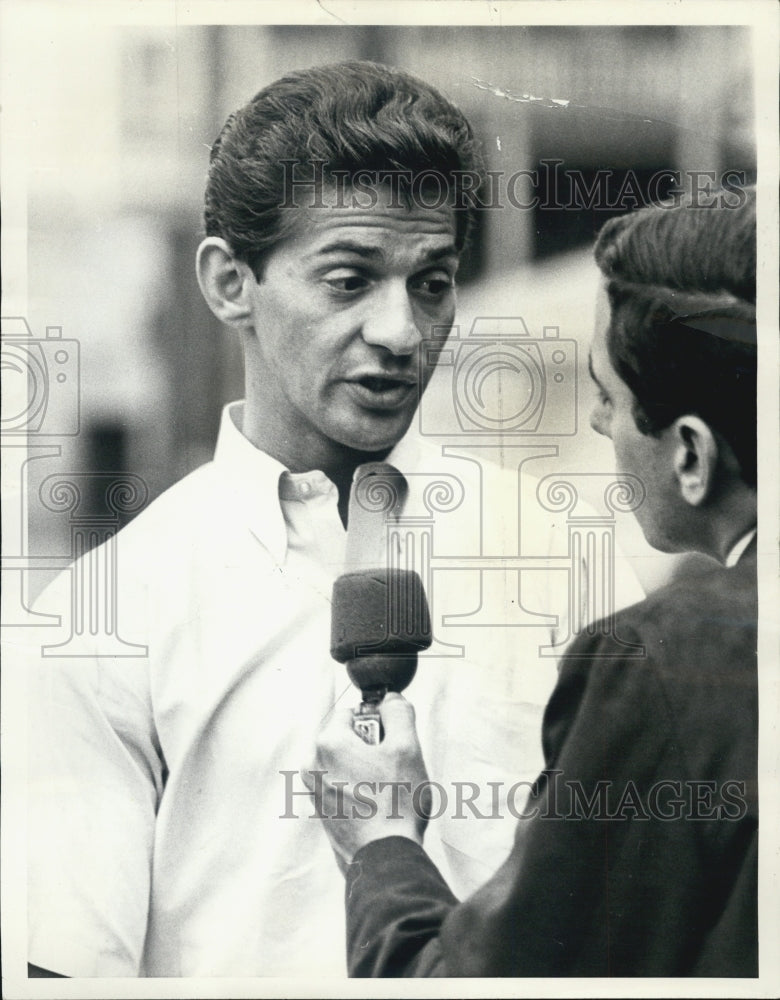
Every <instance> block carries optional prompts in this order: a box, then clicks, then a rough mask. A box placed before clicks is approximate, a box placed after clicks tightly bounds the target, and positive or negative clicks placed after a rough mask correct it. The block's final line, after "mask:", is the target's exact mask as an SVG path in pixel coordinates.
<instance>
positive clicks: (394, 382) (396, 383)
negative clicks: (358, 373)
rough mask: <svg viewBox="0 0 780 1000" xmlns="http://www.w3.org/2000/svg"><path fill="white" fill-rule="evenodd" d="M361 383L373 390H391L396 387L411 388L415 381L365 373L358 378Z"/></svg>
mask: <svg viewBox="0 0 780 1000" xmlns="http://www.w3.org/2000/svg"><path fill="white" fill-rule="evenodd" d="M357 382H358V384H359V385H362V386H365V387H366V389H370V390H371V392H389V391H391V390H394V389H409V388H411V386H412V385H414V382H413V381H412V380H410V379H403V378H393V377H392V376H389V375H388V376H385V375H365V376H364V377H363V378H360V379H358V380H357Z"/></svg>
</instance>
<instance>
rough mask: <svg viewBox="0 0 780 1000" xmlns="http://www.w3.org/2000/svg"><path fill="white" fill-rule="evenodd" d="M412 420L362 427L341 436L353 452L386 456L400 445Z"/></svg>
mask: <svg viewBox="0 0 780 1000" xmlns="http://www.w3.org/2000/svg"><path fill="white" fill-rule="evenodd" d="M411 422H412V418H411V417H409V418H408V419H407V418H405V419H403V420H396V421H393V422H392V424H391V422H390V421H387V424H391V425H390V426H384V427H382V426H379V427H361V428H358V429H354V430H352V431H351V432H350V433H345V434H343V435H341V437H340V440H341V443H342V444H343V445H344V446H345V447H347V448H349V449H351V450H352V451H358V452H362V453H364V454H367V455H375V454H380V453H383V454H384V455H386V454H387V453H388V452H389V451H392V450H393V448H394V447H395V446H396V445H397V444H398V442H399V441H400V440H401V438H402V437H403V436H404V435H405V434H406V432H407V431H408V430H409V425H410V424H411Z"/></svg>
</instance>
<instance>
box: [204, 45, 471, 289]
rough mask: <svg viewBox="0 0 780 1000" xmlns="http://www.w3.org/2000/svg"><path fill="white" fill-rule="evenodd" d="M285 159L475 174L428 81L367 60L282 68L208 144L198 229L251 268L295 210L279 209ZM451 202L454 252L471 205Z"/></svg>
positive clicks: (462, 128)
mask: <svg viewBox="0 0 780 1000" xmlns="http://www.w3.org/2000/svg"><path fill="white" fill-rule="evenodd" d="M284 161H287V166H286V167H285V165H284ZM290 161H293V162H295V163H298V164H302V165H304V166H305V165H307V164H312V163H313V162H315V161H316V162H324V163H325V165H326V166H325V168H324V169H325V172H326V176H327V175H328V174H330V173H332V172H333V171H345V172H346V175H347V176H350V175H354V174H356V173H357V172H358V171H364V170H367V171H377V172H378V171H385V170H391V171H399V172H411V174H412V175H413V176H420V174H421V172H423V171H425V172H429V171H435V172H436V174H437V176H438V177H443V178H445V182H446V184H447V185H448V186H451V185H453V184H457V179H456V178H457V176H458V175H459V174H461V173H467V172H468V173H471V174H477V175H479V177H480V179H481V177H482V176H483V166H482V161H481V157H480V154H479V151H478V148H477V143H476V140H475V138H474V135H473V133H472V130H471V126H470V125H469V123H468V121H467V120H466V118H465V117H464V116H463V114H462V113H461V112H460V111H459V110H458V109H457V108H456V107H455V106H454V105H453V104H451V103H450V102H449V101H448V100H446V98H444V97H443V96H442V95H441V94H440V93H439V92H438V91H437V90H435V89H434V88H433V87H431V86H430V85H429V84H427V83H424V82H423V81H421V80H417V79H416V78H415V77H413V76H410V75H409V74H407V73H402V72H400V71H399V70H396V69H391V68H389V67H387V66H382V65H380V64H378V63H372V62H343V63H336V64H334V65H329V66H317V67H314V68H311V69H306V70H301V71H299V72H295V73H290V74H289V75H287V76H284V77H283V78H282V79H280V80H277V81H276V82H275V83H272V84H270V86H268V87H266V88H265V89H263V90H261V91H260V92H259V93H258V94H257V95H256V96H255V97H253V98H252V100H251V101H249V103H248V104H246V105H245V106H244V107H243V108H241V109H240V110H239V111H236V112H235V113H234V114H232V115H231V116H230V117H229V118H228V120H227V122H226V123H225V125H224V127H223V129H222V131H221V132H220V134H219V137H218V138H217V141H216V142H215V143H214V145H213V147H212V149H211V164H210V168H209V176H208V182H207V186H206V199H205V201H206V204H205V213H204V219H205V228H206V234H207V235H209V236H221V237H222V238H223V239H225V240H226V241H227V243H228V245H229V246H230V248H231V250H232V251H233V253H234V254H235V255H236V257H238V259H240V260H244V261H246V262H247V263H249V264H250V266H251V267H252V269H253V270H254V272H255V274H256V275H257V274H259V271H260V269H261V267H262V262H263V259H264V257H265V256H266V255H267V254H268V253H269V251H270V250H272V249H273V247H274V246H276V245H277V244H278V243H279V242H280V240H282V239H283V238H284V237H285V236H286V235H287V234H288V233H289V232H290V230H291V226H292V223H293V221H294V217H295V215H296V213H295V212H294V211H290V210H289V209H283V208H281V205H282V204H283V194H284V187H285V176H286V175H285V170H289V169H290V166H289V164H290ZM469 183H471V182H469ZM399 188H402V182H399ZM454 207H455V216H456V246H457V248H458V250H461V249H462V248H463V246H464V245H465V243H466V240H467V238H468V235H469V233H470V230H471V228H472V226H473V223H474V213H475V209H474V207H473V202H472V201H469V203H468V205H466V207H464V208H463V209H460V208H459V207H458V206H454Z"/></svg>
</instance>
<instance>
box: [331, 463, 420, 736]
mask: <svg viewBox="0 0 780 1000" xmlns="http://www.w3.org/2000/svg"><path fill="white" fill-rule="evenodd" d="M407 492H408V486H407V483H406V480H405V479H404V477H403V475H402V474H401V473H400V472H399V471H398V470H397V469H395V468H394V467H393V466H392V465H390V464H389V463H387V462H368V463H366V464H365V465H361V466H358V468H357V469H356V470H355V475H354V478H353V482H352V489H351V491H350V499H349V515H348V520H347V548H346V560H345V562H346V571H345V572H344V573H343V574H342V576H340V577H338V578H337V580H336V581H335V583H334V584H333V599H332V611H331V642H330V652H331V656H332V657H333V658H334V659H335V660H337V661H338V662H339V663H344V664H345V665H346V667H347V673H348V674H349V677H350V680H351V681H352V683H353V684H355V685H356V686H357V687H359V688H360V691H361V693H362V698H363V701H362V703H361V705H360V707H359V708H358V709H356V710H355V713H354V718H353V722H352V726H353V728H354V730H355V732H356V733H357V734H358V735H359V736H360V737H361V739H363V740H364V741H365V742H366V743H371V744H376V743H379V742H380V741H381V740H382V738H383V736H384V733H383V731H382V723H381V718H380V715H379V711H378V705H379V703H380V702H381V701H382V699H383V698H384V696H385V694H387V692H388V691H403V689H404V688H405V687H406V686H407V685H408V684H409V683H410V681H411V680H412V678H413V677H414V675H415V672H416V670H417V654H418V652H419V651H420V650H423V649H427V648H428V647H429V646H430V644H431V641H432V638H433V636H432V632H431V619H430V613H429V611H428V601H427V599H426V597H425V590H424V589H423V583H422V580H421V579H420V576H419V574H418V573H416V572H415V571H414V570H409V569H402V568H400V567H399V566H397V565H395V563H396V562H397V561H398V557H399V551H398V549H397V548H396V547H391V546H389V545H388V540H389V537H390V536H389V533H388V531H387V521H388V519H390V518H392V517H396V518H397V517H398V515H399V514H400V512H401V509H402V507H403V502H404V500H405V499H406V495H407Z"/></svg>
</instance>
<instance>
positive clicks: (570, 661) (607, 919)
mask: <svg viewBox="0 0 780 1000" xmlns="http://www.w3.org/2000/svg"><path fill="white" fill-rule="evenodd" d="M756 619H757V606H756V557H755V541H754V542H753V545H752V547H751V548H750V549H749V550H748V551H747V552H746V553H745V554H744V555H743V556H742V559H741V560H740V562H739V564H738V565H737V566H736V567H734V568H732V569H724V568H720V567H718V568H716V569H713V570H712V571H711V572H707V573H706V574H703V575H700V576H697V577H695V578H693V579H690V580H685V581H682V580H681V581H678V582H676V583H674V584H672V585H670V586H669V587H666V588H664V589H663V590H661V591H658V592H657V593H656V594H654V595H652V596H651V597H650V598H648V599H647V600H645V601H643V602H642V603H640V604H637V605H635V606H634V607H632V608H628V609H626V610H625V611H623V612H621V613H620V614H618V615H617V616H615V620H614V623H615V628H614V629H611V630H610V629H608V628H606V627H598V626H597V627H596V628H595V629H594V630H593V633H592V634H589V635H581V636H579V637H578V638H577V639H576V641H575V642H574V643H573V644H572V646H571V647H570V649H569V651H568V652H567V655H566V657H565V660H564V663H563V666H562V669H561V675H560V679H559V682H558V685H557V687H556V689H555V691H554V693H553V696H552V698H551V699H550V703H549V705H548V707H547V710H546V713H545V719H544V727H543V743H544V751H545V760H546V768H545V771H544V772H543V774H542V775H541V776H540V779H539V781H538V782H537V785H536V787H535V789H534V792H533V793H532V795H531V797H530V799H529V802H528V806H527V808H526V814H527V817H528V818H523V819H521V820H520V821H519V823H518V829H517V836H516V840H515V845H514V848H513V850H512V852H511V854H510V856H509V858H508V860H507V861H506V862H505V863H504V864H503V865H502V867H501V868H500V869H499V870H498V871H497V872H496V874H495V875H494V876H493V878H491V879H490V881H488V882H487V883H486V884H485V885H484V886H483V887H482V888H481V889H480V890H479V891H478V892H477V893H475V894H474V895H473V896H472V897H471V898H470V899H469V900H467V901H466V902H464V903H460V904H459V903H458V902H457V900H456V899H455V897H454V896H453V895H452V894H451V892H450V891H449V889H448V888H447V886H446V884H445V883H444V881H443V879H442V877H441V875H440V874H439V872H438V871H437V869H436V868H435V866H434V865H433V864H432V862H431V861H430V860H429V859H428V857H427V855H426V854H425V852H424V851H423V850H422V849H421V848H419V847H418V846H417V845H416V844H414V843H413V842H412V841H411V840H407V839H405V838H401V837H391V838H386V839H384V840H381V841H375V842H374V843H373V844H369V845H368V846H367V847H365V848H363V849H362V850H361V851H359V852H358V854H357V855H356V857H355V860H354V862H353V865H352V866H351V869H350V872H349V876H348V882H347V893H346V896H347V919H348V951H349V968H350V974H351V975H353V976H756V975H757V974H758V968H757V965H758V958H757V937H758V931H757V851H758V836H757V825H758V802H757V730H758V718H757V716H758V701H757V667H756ZM606 633H612V634H606ZM615 635H616V636H617V637H618V638H617V639H616V638H614V636H615ZM619 640H620V641H619ZM626 642H628V643H635V644H640V645H641V646H642V647H644V655H643V656H639V657H634V656H628V655H626V647H625V646H624V645H623V643H626Z"/></svg>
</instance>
